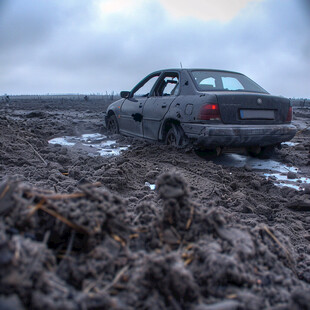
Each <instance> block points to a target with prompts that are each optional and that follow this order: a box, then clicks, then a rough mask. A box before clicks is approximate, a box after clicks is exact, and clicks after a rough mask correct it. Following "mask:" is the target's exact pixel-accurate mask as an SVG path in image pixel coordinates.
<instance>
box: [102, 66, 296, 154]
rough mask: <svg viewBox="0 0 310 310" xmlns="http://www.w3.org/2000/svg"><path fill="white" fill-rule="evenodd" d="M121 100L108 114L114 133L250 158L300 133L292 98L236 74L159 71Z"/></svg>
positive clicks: (183, 70)
mask: <svg viewBox="0 0 310 310" xmlns="http://www.w3.org/2000/svg"><path fill="white" fill-rule="evenodd" d="M121 97H122V99H120V100H118V101H116V102H114V103H112V104H111V105H110V106H109V107H108V109H107V111H106V114H105V125H106V127H107V129H108V130H109V131H110V132H111V133H121V134H124V135H128V136H134V137H141V138H144V139H149V140H159V141H163V142H165V143H166V144H171V145H175V146H179V147H182V146H185V145H187V144H188V143H190V142H192V143H193V144H194V146H195V147H196V148H199V149H202V150H203V149H204V150H216V151H217V153H218V154H219V153H220V152H222V151H225V150H231V149H236V148H239V149H240V148H245V149H247V150H248V152H249V153H250V154H252V155H268V154H270V153H272V151H273V150H274V148H275V147H276V146H280V143H281V142H284V141H288V140H290V139H292V138H293V137H294V135H295V133H296V128H295V127H294V126H293V125H292V124H291V120H292V107H291V104H290V100H289V99H286V98H283V97H276V96H272V95H270V94H269V93H268V92H267V91H266V90H264V89H263V88H262V87H260V86H259V85H258V84H256V83H255V82H253V81H252V80H251V79H249V78H248V77H246V76H245V75H243V74H241V73H237V72H230V71H219V70H206V69H169V70H160V71H156V72H153V73H151V74H150V75H148V76H147V77H145V78H144V79H143V80H142V81H141V82H140V83H138V84H137V85H136V86H135V87H134V88H133V89H132V90H131V91H123V92H121Z"/></svg>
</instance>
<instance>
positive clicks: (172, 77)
mask: <svg viewBox="0 0 310 310" xmlns="http://www.w3.org/2000/svg"><path fill="white" fill-rule="evenodd" d="M179 82H180V81H179V74H178V73H177V72H166V73H163V74H162V76H161V77H160V78H159V79H158V81H157V83H156V85H155V87H154V90H153V92H152V93H151V96H150V98H149V99H148V100H147V101H146V102H145V103H144V108H143V122H142V123H143V133H144V138H147V139H152V140H158V134H159V129H160V125H161V122H162V120H163V119H164V116H165V115H166V113H167V112H168V110H169V107H170V106H171V104H172V102H173V101H174V100H175V99H176V96H177V95H178V93H179V88H180V83H179Z"/></svg>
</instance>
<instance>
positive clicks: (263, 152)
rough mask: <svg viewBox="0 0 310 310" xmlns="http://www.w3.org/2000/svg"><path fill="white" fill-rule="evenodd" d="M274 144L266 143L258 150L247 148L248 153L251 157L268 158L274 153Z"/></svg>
mask: <svg viewBox="0 0 310 310" xmlns="http://www.w3.org/2000/svg"><path fill="white" fill-rule="evenodd" d="M274 152H275V146H274V145H268V146H263V147H261V149H260V151H255V152H254V151H252V149H248V154H249V155H250V156H252V157H257V158H261V159H268V158H270V157H272V156H273V155H274Z"/></svg>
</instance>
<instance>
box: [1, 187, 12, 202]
mask: <svg viewBox="0 0 310 310" xmlns="http://www.w3.org/2000/svg"><path fill="white" fill-rule="evenodd" d="M9 189H10V185H9V184H7V185H6V186H5V188H4V190H3V192H2V193H1V195H0V199H2V198H3V197H4V196H5V194H6V193H7V192H8V190H9Z"/></svg>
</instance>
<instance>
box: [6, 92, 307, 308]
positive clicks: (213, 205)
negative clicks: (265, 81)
mask: <svg viewBox="0 0 310 310" xmlns="http://www.w3.org/2000/svg"><path fill="white" fill-rule="evenodd" d="M108 103H109V102H108V101H104V100H99V99H98V100H95V99H93V98H92V99H89V100H88V101H86V100H79V99H76V100H75V99H70V98H65V99H57V100H56V99H53V100H50V99H48V98H44V99H42V98H34V99H31V98H28V99H18V100H17V99H14V98H11V100H10V101H8V100H5V98H3V99H2V100H1V98H0V111H1V113H0V132H1V135H0V216H1V221H0V309H46V310H48V309H174V310H179V309H194V310H228V309H229V310H230V309H236V310H240V309H247V310H252V309H253V310H254V309H273V310H276V309H277V310H280V309H281V310H289V309H293V310H295V309H296V310H297V309H310V212H309V211H310V187H309V179H308V177H309V176H310V175H309V171H310V169H309V167H310V158H309V150H310V129H308V127H307V126H309V125H310V110H309V109H305V108H303V109H301V108H298V109H295V110H294V122H295V124H296V125H297V126H298V129H299V132H298V134H297V136H296V137H295V138H294V140H293V141H292V142H293V143H289V144H284V145H283V147H282V149H281V150H278V151H277V152H276V154H275V155H274V157H273V158H272V160H271V161H263V160H261V161H259V160H257V159H256V160H254V161H253V160H252V159H251V158H249V157H247V156H242V155H231V154H228V155H224V156H222V157H221V158H213V159H212V158H211V159H210V158H209V159H205V158H202V157H199V156H198V155H197V154H196V153H195V152H194V151H193V150H192V149H190V148H188V149H185V150H175V149H173V148H171V147H167V146H164V145H161V144H157V143H147V142H144V141H139V140H134V139H130V138H125V137H122V136H119V135H116V136H112V137H109V136H108V135H107V133H106V132H105V130H104V128H102V125H101V123H102V116H103V112H104V110H105V108H106V106H107V104H108ZM49 141H50V143H49Z"/></svg>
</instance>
